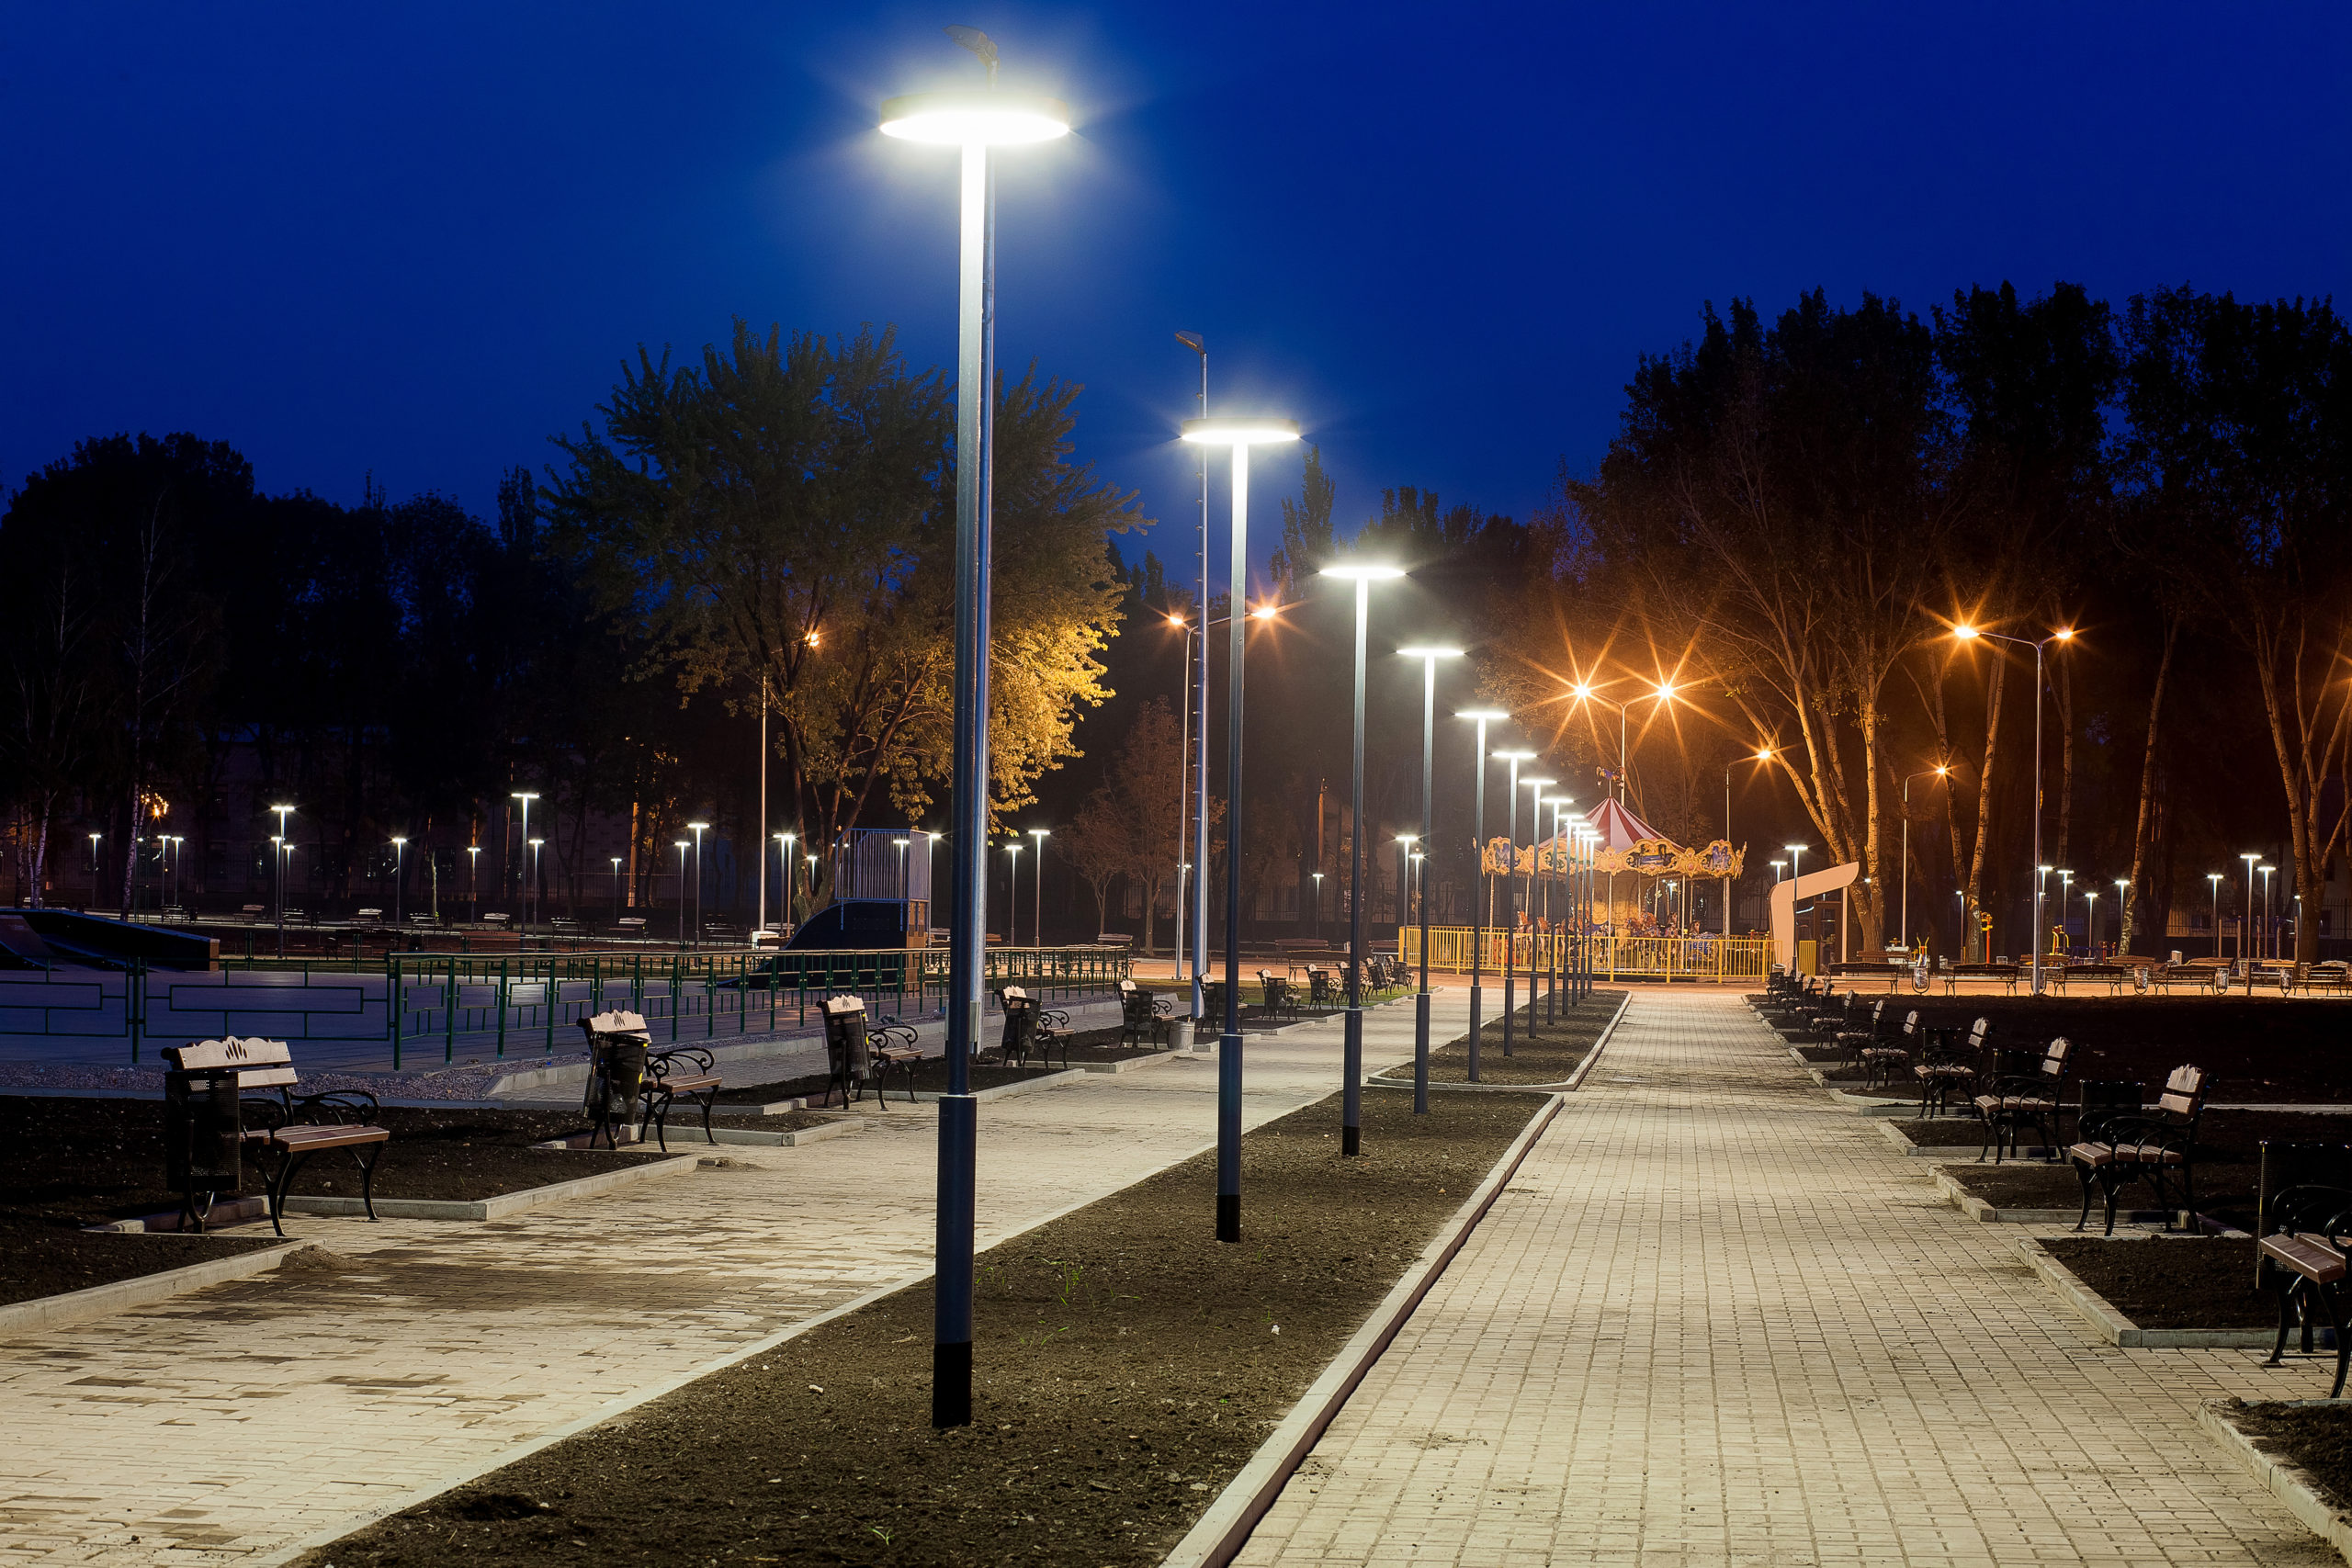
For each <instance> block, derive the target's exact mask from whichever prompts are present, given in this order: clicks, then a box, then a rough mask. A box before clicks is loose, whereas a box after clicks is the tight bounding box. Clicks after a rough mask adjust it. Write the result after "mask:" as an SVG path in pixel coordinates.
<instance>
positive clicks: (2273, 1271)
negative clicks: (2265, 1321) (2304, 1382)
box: [2255, 1186, 2352, 1399]
mask: <svg viewBox="0 0 2352 1568" xmlns="http://www.w3.org/2000/svg"><path fill="white" fill-rule="evenodd" d="M2265 1217H2266V1220H2267V1222H2268V1223H2272V1224H2277V1226H2278V1229H2277V1230H2276V1231H2275V1232H2273V1233H2272V1234H2270V1235H2265V1236H2264V1237H2263V1238H2262V1239H2261V1240H2260V1241H2259V1242H2257V1243H2256V1245H2255V1256H2256V1264H2255V1268H2256V1271H2257V1272H2258V1273H2260V1272H2267V1274H2268V1275H2269V1281H2268V1282H2269V1284H2270V1288H2271V1289H2272V1290H2273V1291H2274V1292H2277V1293H2278V1338H2277V1339H2275V1340H2273V1341H2272V1342H2271V1346H2270V1364H2271V1365H2273V1366H2276V1365H2278V1362H2279V1361H2280V1360H2281V1359H2283V1358H2284V1357H2285V1356H2286V1353H2287V1336H2288V1335H2289V1334H2290V1332H2292V1331H2293V1330H2294V1329H2295V1328H2296V1327H2297V1326H2298V1325H2301V1329H2302V1339H2303V1343H2302V1348H2303V1353H2304V1354H2305V1355H2309V1354H2310V1353H2311V1350H2312V1328H2313V1326H2314V1325H2315V1320H2316V1319H2317V1318H2319V1317H2320V1316H2321V1315H2322V1314H2324V1315H2325V1317H2326V1320H2327V1325H2328V1327H2329V1328H2331V1329H2333V1330H2334V1331H2335V1386H2334V1387H2333V1388H2331V1389H2330V1390H2329V1391H2328V1395H2327V1396H2328V1398H2330V1399H2341V1398H2343V1397H2344V1374H2345V1372H2346V1370H2347V1369H2352V1336H2347V1335H2346V1333H2345V1330H2344V1288H2345V1281H2346V1276H2347V1274H2352V1260H2347V1259H2346V1256H2345V1253H2346V1245H2347V1244H2346V1236H2347V1235H2352V1190H2346V1189H2344V1188H2341V1187H2316V1186H2311V1187H2289V1188H2287V1189H2285V1190H2282V1191H2279V1192H2278V1193H2275V1194H2272V1195H2271V1196H2270V1201H2269V1203H2268V1204H2267V1214H2266V1216H2265Z"/></svg>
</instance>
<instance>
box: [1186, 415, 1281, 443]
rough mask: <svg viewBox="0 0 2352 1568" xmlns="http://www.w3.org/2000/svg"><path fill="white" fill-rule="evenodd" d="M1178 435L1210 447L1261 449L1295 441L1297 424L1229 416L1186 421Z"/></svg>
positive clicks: (1251, 417)
mask: <svg viewBox="0 0 2352 1568" xmlns="http://www.w3.org/2000/svg"><path fill="white" fill-rule="evenodd" d="M1178 434H1181V435H1182V437H1183V438H1184V439H1185V440H1187V441H1197V442H1200V443H1203V444H1204V445H1206V446H1271V445H1272V444H1273V443H1275V442H1279V441H1295V440H1297V439H1298V421H1296V420H1295V419H1261V418H1258V417H1256V416H1247V417H1240V416H1230V415H1228V416H1227V417H1225V418H1221V419H1188V420H1186V421H1185V422H1184V423H1182V425H1180V426H1178Z"/></svg>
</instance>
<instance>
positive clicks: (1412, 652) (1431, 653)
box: [1397, 648, 1462, 718]
mask: <svg viewBox="0 0 2352 1568" xmlns="http://www.w3.org/2000/svg"><path fill="white" fill-rule="evenodd" d="M1397 657H1399V658H1401V659H1459V658H1461V657H1462V650H1461V649H1458V648H1400V649H1397ZM1455 716H1456V717H1457V718H1458V717H1461V715H1459V714H1457V715H1455Z"/></svg>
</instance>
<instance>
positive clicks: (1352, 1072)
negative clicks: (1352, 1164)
mask: <svg viewBox="0 0 2352 1568" xmlns="http://www.w3.org/2000/svg"><path fill="white" fill-rule="evenodd" d="M1346 1027H1347V1034H1346V1040H1347V1043H1346V1045H1345V1046H1344V1047H1343V1049H1342V1052H1341V1061H1342V1066H1341V1068H1340V1072H1341V1074H1342V1077H1341V1087H1340V1153H1341V1154H1343V1155H1352V1154H1357V1153H1360V1152H1362V1150H1363V1008H1362V1007H1361V1006H1351V1007H1350V1008H1349V1009H1348V1016H1347V1026H1346Z"/></svg>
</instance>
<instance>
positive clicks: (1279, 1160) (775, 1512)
mask: <svg viewBox="0 0 2352 1568" xmlns="http://www.w3.org/2000/svg"><path fill="white" fill-rule="evenodd" d="M1541 1104H1542V1100H1541V1098H1540V1097H1537V1096H1533V1095H1524V1096H1522V1095H1514V1094H1498V1095H1449V1096H1446V1097H1445V1099H1444V1101H1443V1103H1442V1104H1441V1105H1440V1106H1439V1107H1438V1108H1437V1109H1436V1111H1433V1112H1432V1113H1431V1114H1430V1115H1428V1116H1422V1117H1415V1116H1414V1115H1412V1114H1411V1102H1410V1101H1409V1100H1407V1099H1406V1098H1405V1097H1403V1096H1401V1095H1399V1096H1389V1095H1377V1096H1367V1097H1366V1098H1365V1100H1364V1104H1363V1125H1364V1144H1363V1146H1364V1152H1363V1156H1361V1157H1359V1158H1355V1159H1343V1158H1341V1157H1340V1152H1339V1148H1340V1140H1339V1137H1338V1135H1337V1134H1338V1130H1339V1129H1338V1122H1339V1105H1338V1100H1337V1098H1336V1097H1334V1098H1333V1099H1331V1100H1324V1101H1322V1102H1321V1103H1320V1104H1317V1105H1314V1106H1310V1107H1308V1108H1307V1109H1306V1110H1304V1111H1299V1112H1297V1113H1295V1114H1294V1115H1291V1116H1287V1117H1284V1118H1283V1119H1282V1120H1280V1121H1277V1122H1271V1123H1269V1124H1267V1125H1266V1126H1264V1127H1261V1128H1259V1129H1258V1130H1257V1131H1255V1132H1252V1133H1250V1134H1247V1136H1246V1137H1245V1138H1244V1139H1243V1156H1242V1157H1243V1195H1244V1204H1245V1207H1244V1211H1243V1231H1244V1237H1245V1239H1244V1241H1243V1242H1242V1244H1241V1245H1239V1246H1231V1247H1220V1246H1218V1245H1217V1244H1216V1243H1215V1242H1214V1241H1212V1240H1210V1239H1209V1227H1210V1216H1211V1214H1212V1213H1213V1210H1214V1203H1213V1199H1214V1195H1215V1192H1216V1161H1215V1156H1213V1155H1204V1156H1200V1157H1198V1158H1195V1159H1192V1160H1188V1161H1186V1162H1184V1163H1183V1164H1182V1165H1180V1166H1177V1167H1175V1168H1172V1169H1170V1170H1167V1171H1164V1172H1162V1173H1160V1174H1159V1175H1158V1176H1155V1177H1152V1178H1149V1179H1146V1180H1144V1181H1141V1182H1138V1183H1136V1185H1135V1186H1133V1187H1130V1188H1128V1189H1126V1190H1124V1191H1122V1192H1118V1193H1115V1194H1114V1195H1113V1196H1111V1197H1109V1198H1105V1199H1103V1200H1102V1201H1099V1202H1096V1203H1092V1204H1090V1205H1088V1206H1087V1207H1086V1208H1084V1209H1081V1210H1080V1211H1078V1212H1077V1213H1073V1214H1069V1215H1065V1216H1064V1217H1062V1218H1061V1219H1058V1220H1056V1221H1054V1222H1053V1223H1052V1224H1047V1225H1045V1226H1041V1227H1040V1228H1038V1229H1036V1230H1034V1231H1031V1232H1029V1233H1028V1234H1026V1235H1022V1236H1019V1237H1017V1238H1015V1239H1014V1240H1012V1241H1010V1242H1006V1243H1004V1244H1003V1245H1001V1246H999V1247H993V1248H991V1249H990V1250H989V1251H988V1252H986V1253H983V1254H982V1255H981V1256H980V1258H979V1259H978V1338H977V1341H976V1344H975V1348H974V1359H975V1363H976V1366H977V1369H978V1370H977V1372H976V1375H975V1390H974V1405H975V1409H974V1424H973V1425H972V1426H971V1427H964V1428H958V1429H954V1430H950V1431H947V1432H944V1433H943V1432H935V1431H933V1429H932V1427H931V1425H930V1411H931V1405H930V1374H931V1340H932V1292H931V1288H930V1286H929V1285H927V1284H926V1285H922V1286H919V1287H916V1288H913V1289H910V1290H907V1291H902V1292H899V1293H898V1294H896V1295H893V1296H890V1297H888V1298H887V1299H885V1300H883V1301H881V1302H878V1303H875V1304H873V1305H871V1306H867V1307H865V1308H863V1309H861V1310H860V1311H858V1312H855V1313H853V1314H849V1315H848V1316H846V1317H842V1318H840V1319H837V1320H835V1321H834V1322H831V1323H829V1324H826V1325H822V1326H820V1327H819V1328H816V1329H813V1330H811V1331H810V1332H809V1333H807V1334H805V1335H802V1336H800V1337H797V1338H795V1339H792V1340H789V1341H787V1342H786V1344H784V1345H783V1346H781V1347H779V1348H776V1349H775V1350H773V1351H770V1352H768V1353H766V1354H763V1355H761V1356H759V1357H756V1358H754V1359H752V1360H749V1361H746V1362H744V1363H742V1364H741V1365H738V1366H736V1367H733V1368H730V1369H729V1370H727V1371H721V1372H718V1373H715V1374H713V1375H712V1376H710V1377H707V1378H704V1379H702V1380H700V1381H699V1382H694V1383H691V1384H689V1385H687V1386H686V1387H685V1388H684V1389H681V1390H679V1391H678V1392H676V1393H672V1394H670V1395H668V1396H666V1397H664V1398H662V1399H661V1400H658V1401H655V1402H654V1403H652V1404H648V1405H645V1406H643V1407H641V1408H640V1409H638V1410H636V1411H633V1412H631V1413H630V1414H629V1415H628V1416H624V1417H622V1418H620V1419H617V1420H615V1421H612V1422H608V1423H606V1424H605V1425H604V1426H602V1427H597V1428H595V1429H594V1430H593V1431H589V1432H585V1433H582V1434H581V1435H580V1436H578V1437H575V1438H569V1439H567V1440H565V1441H563V1442H561V1443H559V1444H556V1445H554V1446H553V1447H550V1448H548V1449H546V1450H541V1451H540V1452H538V1453H536V1454H533V1455H531V1456H530V1457H529V1458H527V1459H524V1460H521V1461H517V1462H516V1463H515V1464H512V1465H509V1466H507V1467H506V1468H505V1469H503V1470H500V1471H496V1472H492V1473H491V1474H489V1475H486V1476H484V1477H482V1478H481V1480H480V1481H477V1482H475V1483H471V1484H469V1485H467V1486H465V1487H462V1488H460V1489H459V1490H458V1491H455V1492H452V1493H449V1494H447V1495H443V1496H440V1497H437V1498H435V1499H434V1500H433V1501H432V1502H430V1503H427V1504H424V1505H422V1506H418V1507H416V1508H413V1509H410V1510H408V1511H406V1512H404V1513H401V1514H397V1515H394V1516H392V1517H389V1518H387V1519H384V1520H382V1521H380V1522H379V1523H377V1524H375V1525H372V1526H370V1527H368V1529H364V1530H361V1531H359V1532H357V1533H356V1534H354V1535H352V1536H349V1537H346V1538H345V1539H344V1540H340V1541H337V1542H336V1543H334V1545H333V1546H331V1547H328V1548H325V1549H322V1550H320V1551H313V1552H311V1554H309V1555H308V1556H307V1557H305V1558H303V1559H302V1560H301V1561H302V1562H304V1563H305V1564H306V1565H307V1568H322V1564H326V1563H335V1564H339V1565H340V1568H354V1565H355V1564H376V1563H384V1564H421V1563H451V1564H456V1563H464V1564H468V1565H469V1568H471V1565H481V1568H503V1565H516V1568H520V1565H523V1564H530V1565H533V1568H537V1565H538V1564H542V1563H546V1562H566V1563H585V1564H620V1563H630V1564H635V1563H641V1562H710V1561H718V1562H762V1561H766V1562H808V1563H922V1564H953V1565H965V1564H981V1563H1003V1562H1023V1563H1030V1562H1035V1563H1038V1564H1041V1565H1046V1568H1103V1565H1104V1564H1120V1565H1125V1564H1135V1565H1137V1568H1141V1565H1144V1564H1150V1563H1156V1562H1159V1560H1160V1559H1161V1558H1162V1557H1163V1556H1164V1555H1165V1554H1166V1553H1167V1551H1168V1550H1169V1549H1170V1547H1171V1546H1173V1545H1174V1544H1175V1543H1176V1541H1177V1540H1180V1539H1182V1536H1183V1534H1184V1532H1185V1531H1186V1530H1187V1529H1190V1528H1191V1526H1192V1524H1193V1520H1194V1519H1195V1518H1196V1517H1198V1516H1199V1515H1200V1514H1201V1512H1202V1511H1203V1510H1204V1508H1205V1507H1206V1506H1208V1504H1209V1503H1210V1502H1211V1501H1212V1500H1213V1499H1214V1498H1215V1497H1216V1495H1217V1493H1218V1492H1219V1491H1221V1490H1222V1489H1223V1488H1224V1486H1225V1485H1226V1483H1227V1481H1229V1480H1230V1479H1231V1478H1232V1476H1233V1475H1234V1473H1235V1472H1237V1471H1238V1470H1239V1468H1240V1467H1241V1465H1242V1464H1244V1463H1245V1462H1246V1461H1248V1460H1249V1458H1250V1455H1251V1454H1252V1453H1253V1452H1254V1451H1255V1450H1256V1449H1257V1447H1258V1445H1259V1444H1260V1443H1261V1441H1263V1440H1264V1438H1265V1436H1266V1433H1267V1431H1268V1429H1269V1428H1270V1427H1272V1425H1273V1424H1274V1423H1275V1422H1277V1421H1278V1420H1279V1419H1280V1418H1281V1417H1282V1416H1283V1415H1284V1414H1285V1413H1286V1412H1287V1411H1288V1410H1289V1408H1290V1407H1291V1405H1292V1404H1294V1403H1295V1402H1296V1400H1297V1399H1298V1397H1299V1396H1300V1395H1301V1394H1302V1393H1305V1392H1306V1388H1307V1386H1308V1384H1310V1383H1311V1382H1314V1380H1315V1378H1316V1377H1317V1374H1318V1373H1320V1372H1321V1371H1322V1369H1323V1367H1324V1366H1325V1364H1326V1363H1327V1362H1329V1360H1330V1359H1331V1358H1332V1357H1333V1356H1334V1355H1336V1354H1337V1353H1338V1351H1339V1350H1340V1347H1341V1346H1343V1345H1344V1344H1345V1343H1346V1342H1347V1340H1348V1338H1349V1337H1351V1335H1352V1334H1353V1333H1354V1332H1355V1331H1356V1329H1357V1327H1358V1326H1360V1325H1361V1324H1362V1323H1363V1319H1364V1317H1365V1315H1366V1314H1368V1313H1369V1312H1370V1311H1371V1310H1372V1308H1373V1306H1374V1304H1375V1303H1377V1302H1378V1301H1379V1300H1380V1298H1381V1297H1382V1296H1383V1295H1385V1293H1386V1292H1387V1291H1388V1289H1389V1288H1390V1286H1391V1285H1393V1284H1394V1283H1395V1281H1396V1280H1397V1277H1398V1276H1399V1275H1400V1274H1401V1273H1402V1272H1403V1271H1404V1269H1405V1268H1406V1266H1407V1265H1408V1263H1409V1262H1410V1260H1411V1259H1412V1258H1414V1257H1415V1256H1417V1255H1418V1254H1419V1251H1420V1249H1421V1247H1423V1246H1425V1245H1426V1244H1427V1243H1428V1241H1429V1238H1430V1236H1431V1235H1433V1234H1434V1233H1435V1232H1436V1230H1437V1229H1438V1227H1439V1226H1440V1225H1441V1224H1442V1223H1443V1222H1444V1221H1445V1220H1446V1219H1447V1218H1448V1217H1450V1216H1451V1215H1452V1214H1453V1213H1454V1212H1455V1210H1457V1209H1458V1208H1459V1207H1460V1206H1461V1204H1462V1203H1463V1201H1464V1199H1466V1198H1467V1197H1468V1196H1469V1194H1470V1193H1471V1191H1472V1190H1474V1189H1476V1186H1477V1185H1478V1183H1479V1182H1480V1181H1481V1180H1482V1179H1484V1178H1485V1177H1486V1175H1487V1171H1488V1170H1489V1169H1490V1168H1492V1166H1493V1164H1494V1162H1495V1160H1496V1159H1497V1158H1498V1156H1500V1155H1501V1153H1502V1152H1503V1150H1504V1149H1505V1148H1506V1147H1507V1146H1508V1145H1509V1144H1510V1140H1511V1139H1512V1138H1513V1137H1514V1136H1516V1135H1517V1134H1518V1133H1519V1132H1520V1131H1521V1128H1522V1127H1523V1126H1524V1125H1525V1124H1526V1122H1527V1121H1528V1119H1529V1117H1530V1116H1532V1114H1534V1112H1535V1111H1536V1110H1537V1109H1538V1108H1539V1107H1540V1106H1541ZM1277 1330H1279V1331H1280V1332H1276V1331H1277Z"/></svg>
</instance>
